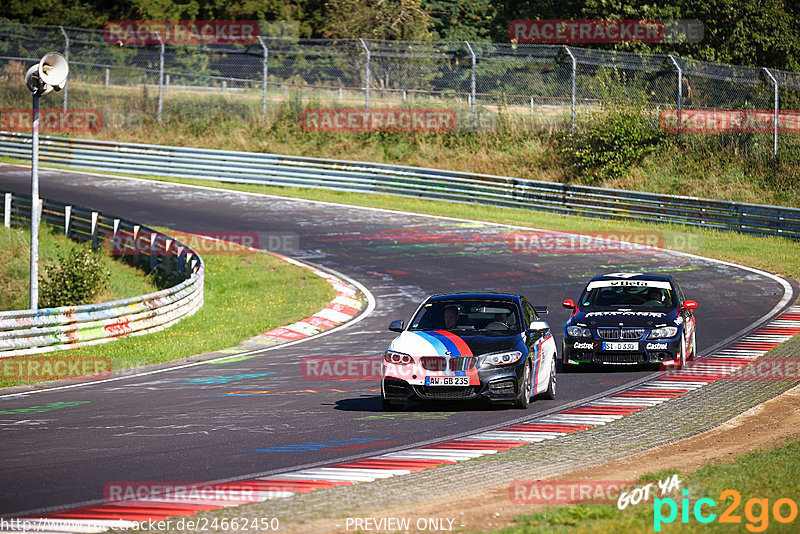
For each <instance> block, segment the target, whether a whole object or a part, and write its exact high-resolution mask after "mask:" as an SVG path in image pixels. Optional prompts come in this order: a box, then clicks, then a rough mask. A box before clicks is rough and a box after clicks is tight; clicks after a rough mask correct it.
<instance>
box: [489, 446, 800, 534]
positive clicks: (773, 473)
mask: <svg viewBox="0 0 800 534" xmlns="http://www.w3.org/2000/svg"><path fill="white" fill-rule="evenodd" d="M765 473H769V476H768V477H766V476H765ZM671 474H672V472H667V471H664V472H659V473H652V474H647V475H644V476H642V477H641V478H640V481H641V483H642V484H641V485H644V484H646V483H647V482H649V481H653V480H665V479H666V478H667V477H668V476H670V475H671ZM679 478H680V479H681V481H682V484H681V487H682V488H683V489H688V492H689V493H688V495H687V496H685V497H684V496H683V495H681V494H678V493H677V492H675V493H674V494H671V495H670V496H669V498H672V499H674V501H675V509H676V512H677V514H676V516H675V518H674V519H672V521H670V522H667V518H669V517H670V512H671V510H670V506H669V504H664V503H660V504H658V505H656V502H655V501H653V499H652V498H651V499H650V501H649V502H642V503H640V504H638V505H629V506H628V507H626V508H625V509H624V510H619V509H618V508H617V505H616V504H578V505H575V506H570V507H558V508H549V509H546V510H543V511H541V512H537V513H534V514H527V515H521V516H517V517H515V518H514V522H515V524H514V525H513V526H511V527H508V528H505V529H502V530H495V531H492V534H539V533H542V534H544V533H548V534H550V533H559V532H565V533H566V532H569V533H577V534H584V533H585V534H594V533H597V532H626V533H629V534H636V533H652V532H667V533H669V532H679V531H680V532H703V533H705V532H764V531H766V532H792V533H794V532H797V525H798V519H797V506H798V505H800V491H799V490H798V488H797V480H798V478H800V441H795V442H792V443H789V444H787V445H784V446H782V447H777V448H774V449H766V450H759V451H753V452H750V453H747V454H744V455H742V456H740V457H738V458H737V459H736V460H734V461H733V462H730V463H717V464H710V465H706V466H704V467H702V468H701V469H698V470H697V471H694V472H693V473H691V474H689V475H686V476H683V475H681V476H680V477H679ZM726 490H735V492H736V494H731V495H730V496H728V495H727V494H725V493H724V492H725V491H726ZM737 494H738V496H739V499H740V500H739V501H738V502H737V501H736V495H737ZM667 497H668V496H665V499H666V498H667ZM684 498H686V499H688V500H687V501H686V503H684V502H683V499H684ZM703 498H705V499H711V500H712V501H713V502H714V503H715V505H714V506H712V505H711V503H710V502H708V501H705V502H704V504H703V505H702V508H701V512H702V516H705V517H710V514H715V517H714V518H713V520H712V521H710V522H708V523H707V524H705V523H701V522H700V521H698V520H697V518H696V516H695V515H694V510H695V505H696V503H697V502H698V500H699V499H703ZM779 499H789V500H790V501H791V502H792V503H794V504H793V505H790V504H788V503H787V502H786V501H783V502H782V503H781V506H780V509H779V510H778V513H779V514H780V515H781V517H784V518H788V517H790V516H791V515H792V514H791V511H792V509H793V510H794V512H795V513H794V519H793V520H792V521H791V522H789V523H782V522H780V521H779V520H778V519H776V514H775V504H776V502H777V501H778V500H779ZM792 507H793V508H792ZM684 508H685V509H686V510H687V511H688V515H687V516H683V515H682V514H683V509H684ZM726 510H728V511H729V512H730V517H731V519H732V520H735V521H734V522H733V523H723V522H721V517H722V515H723V513H724V512H725V511H726ZM656 512H660V513H659V514H657V513H656ZM657 516H658V517H660V518H661V520H659V521H656V517H657ZM684 519H685V521H684Z"/></svg>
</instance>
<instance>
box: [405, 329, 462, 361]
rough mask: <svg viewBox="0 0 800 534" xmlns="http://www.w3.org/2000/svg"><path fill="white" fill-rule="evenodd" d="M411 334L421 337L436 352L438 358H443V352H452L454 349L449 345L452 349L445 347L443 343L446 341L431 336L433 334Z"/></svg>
mask: <svg viewBox="0 0 800 534" xmlns="http://www.w3.org/2000/svg"><path fill="white" fill-rule="evenodd" d="M413 333H414V334H416V335H417V336H419V337H421V338H422V339H424V340H425V341H427V342H428V343H430V344H431V346H433V348H434V349H435V350H436V354H437V355H438V356H445V352H447V351H448V350H449V351H452V350H453V348H454V346H453V345H452V344H451V343H448V344H449V345H451V347H452V348H451V347H448V346H447V345H445V343H444V341H447V339H445V340H442V339H440V337H439V336H435V335H433V332H413Z"/></svg>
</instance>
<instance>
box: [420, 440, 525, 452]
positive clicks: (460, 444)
mask: <svg viewBox="0 0 800 534" xmlns="http://www.w3.org/2000/svg"><path fill="white" fill-rule="evenodd" d="M523 445H525V442H523V441H507V440H501V439H472V440H470V439H465V440H452V441H442V442H441V443H434V444H433V445H426V446H425V447H422V448H424V449H464V450H470V451H507V450H508V449H513V448H516V447H522V446H523Z"/></svg>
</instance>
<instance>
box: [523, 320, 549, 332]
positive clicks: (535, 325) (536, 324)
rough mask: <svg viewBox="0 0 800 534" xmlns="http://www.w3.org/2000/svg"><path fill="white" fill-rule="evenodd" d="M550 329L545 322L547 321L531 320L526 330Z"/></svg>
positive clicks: (545, 330) (539, 330)
mask: <svg viewBox="0 0 800 534" xmlns="http://www.w3.org/2000/svg"><path fill="white" fill-rule="evenodd" d="M548 330H550V325H549V324H547V321H531V325H530V326H529V327H528V332H542V333H543V332H547V331H548Z"/></svg>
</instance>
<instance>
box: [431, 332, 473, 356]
mask: <svg viewBox="0 0 800 534" xmlns="http://www.w3.org/2000/svg"><path fill="white" fill-rule="evenodd" d="M434 332H436V333H437V334H440V335H443V336H444V337H446V338H447V339H449V340H450V341H452V342H453V344H454V345H455V346H456V348H457V349H458V353H459V354H460V355H462V356H472V351H471V350H470V348H469V346H468V345H467V344H466V342H465V341H464V340H463V339H461V338H460V337H458V336H457V335H455V334H453V333H452V332H448V331H447V330H434Z"/></svg>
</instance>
